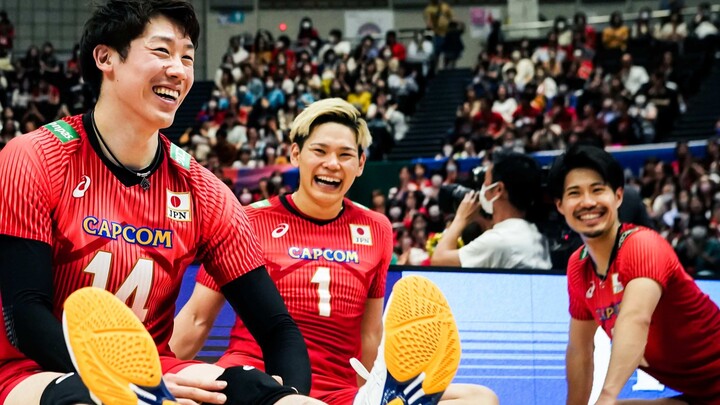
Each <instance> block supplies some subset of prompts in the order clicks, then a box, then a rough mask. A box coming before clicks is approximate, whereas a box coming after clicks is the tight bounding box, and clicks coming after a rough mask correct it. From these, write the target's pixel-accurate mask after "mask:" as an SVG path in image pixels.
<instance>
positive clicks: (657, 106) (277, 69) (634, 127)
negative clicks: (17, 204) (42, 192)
mask: <svg viewBox="0 0 720 405" xmlns="http://www.w3.org/2000/svg"><path fill="white" fill-rule="evenodd" d="M650 15H651V12H650V10H649V9H642V10H640V12H639V14H638V18H637V19H636V20H635V21H634V22H633V23H632V24H631V25H626V24H625V23H624V22H623V21H622V14H620V13H614V14H613V15H612V17H611V19H610V24H609V25H608V26H607V27H605V28H603V29H602V30H597V31H596V29H595V28H594V27H593V26H591V25H589V24H587V19H586V16H585V15H584V14H583V13H577V14H576V15H575V16H574V17H573V19H572V22H570V21H568V20H567V19H566V18H564V17H558V18H557V19H555V21H554V26H553V28H552V29H551V30H550V32H549V33H548V34H547V36H546V38H545V40H543V41H540V42H538V43H537V46H535V45H533V44H534V42H533V41H531V40H528V39H524V40H521V41H519V42H517V43H515V44H511V43H507V42H505V41H504V40H503V38H504V36H503V34H502V32H501V31H500V24H498V23H496V24H493V30H492V32H491V34H490V37H489V38H488V47H487V49H486V50H485V51H483V52H482V53H480V55H478V58H477V65H476V67H475V70H474V78H473V81H472V84H471V85H470V86H468V88H467V91H466V99H465V102H464V103H463V104H462V105H461V106H459V108H458V112H457V120H456V125H455V127H454V128H452V130H451V131H450V132H449V133H448V134H447V138H446V140H447V142H446V144H445V145H444V147H443V148H442V150H441V151H439V153H438V156H439V157H443V158H446V159H447V160H446V161H445V163H444V165H443V167H442V169H441V170H438V171H436V172H432V173H429V172H428V171H427V169H426V168H425V166H423V165H422V164H415V165H413V166H408V167H403V168H402V169H401V170H400V172H399V175H398V183H397V186H396V187H393V188H392V189H391V190H390V192H389V194H385V193H383V192H382V191H380V190H376V191H374V192H373V194H372V197H371V207H370V208H371V209H373V210H376V211H378V212H382V213H384V214H385V215H387V216H388V217H389V218H390V220H391V222H392V223H393V227H394V229H395V241H396V242H395V243H396V245H395V252H396V260H397V263H400V264H413V265H427V264H429V263H430V254H431V253H432V249H433V246H434V244H435V242H436V241H437V235H439V234H440V233H441V232H442V231H443V230H444V229H445V228H446V226H447V225H448V224H450V223H451V222H452V219H453V214H454V213H453V212H449V211H448V210H447V209H444V208H446V207H442V208H441V205H440V201H439V200H440V193H441V191H440V190H441V188H442V186H443V185H449V184H454V183H457V182H460V181H463V180H465V179H464V177H463V174H461V173H460V171H459V166H458V163H457V159H462V158H473V157H476V158H480V159H481V162H482V163H481V164H487V162H490V161H491V160H492V156H493V153H496V152H498V151H506V150H510V151H517V152H523V153H526V152H531V151H537V150H546V149H563V148H565V147H566V146H567V145H569V144H571V143H573V142H577V141H585V142H590V143H596V144H603V145H630V144H638V143H647V142H652V141H654V140H657V139H662V138H663V137H664V136H666V135H667V133H668V132H669V131H670V130H671V128H672V124H673V122H674V121H675V120H676V118H677V117H678V115H680V114H682V112H683V111H684V99H685V97H687V96H688V95H689V94H690V93H691V90H689V89H692V84H693V82H692V81H693V79H694V75H693V71H689V70H688V69H687V67H686V66H683V65H682V64H680V63H678V60H679V59H680V58H682V57H683V56H684V55H686V54H687V53H688V52H691V50H689V49H688V47H689V46H688V44H689V43H690V41H691V40H700V41H708V42H703V44H716V43H717V42H712V41H717V33H718V28H717V20H714V19H713V18H712V16H711V14H710V12H709V6H708V5H707V4H702V5H701V6H699V7H698V11H697V14H696V15H695V16H694V17H693V18H692V19H691V21H689V22H687V23H686V22H685V21H684V20H683V17H682V15H681V14H680V13H679V12H678V11H677V10H674V9H673V10H672V11H671V13H670V15H669V17H668V18H667V19H665V20H663V21H653V20H652V19H651V17H650ZM426 17H427V16H426ZM443 21H444V20H443ZM432 24H433V23H432V22H430V23H428V28H430V29H431V30H429V31H427V32H426V31H418V32H416V33H414V34H413V35H411V37H410V38H403V39H399V38H398V35H397V33H396V32H394V31H389V32H387V33H386V35H385V36H384V38H383V39H381V40H378V39H374V38H373V37H371V36H366V37H363V38H361V39H360V40H359V41H357V43H355V42H354V41H351V40H349V39H347V38H345V37H344V36H343V33H342V31H340V30H339V29H333V30H331V31H330V32H329V33H328V35H327V36H322V35H321V34H320V33H319V32H318V31H317V30H316V29H315V28H314V27H313V23H312V20H311V19H310V18H304V19H303V20H302V22H301V26H300V30H299V32H298V33H297V36H296V37H295V38H292V39H291V38H290V36H288V35H281V36H279V37H277V38H274V37H273V35H272V34H271V33H270V32H269V31H266V30H259V31H258V32H257V33H255V34H254V35H251V34H243V35H237V36H234V37H232V38H231V39H230V41H229V44H228V49H227V52H226V53H225V55H224V56H223V59H222V61H221V64H220V66H219V67H218V69H217V71H216V73H215V77H214V89H213V92H212V96H211V98H210V99H209V100H208V101H207V103H205V105H204V106H203V107H202V109H201V111H200V112H199V113H198V114H197V117H196V125H194V126H193V127H192V128H188V129H187V131H185V133H184V134H183V135H182V136H181V138H180V139H179V140H178V142H179V143H180V144H181V146H183V147H184V148H186V150H188V151H190V152H191V153H192V154H193V156H195V158H196V159H197V160H198V161H200V162H202V163H203V164H205V165H206V167H208V168H209V169H210V170H212V171H214V172H215V173H216V174H217V175H218V176H220V177H224V176H225V173H226V172H225V170H226V169H227V168H235V169H254V168H262V167H266V166H272V165H276V164H283V163H287V162H288V158H287V155H288V151H289V143H288V134H289V129H290V125H291V123H292V121H293V119H294V117H295V116H296V115H297V114H298V113H299V111H301V110H302V108H304V106H306V105H308V104H310V103H312V102H313V101H315V100H318V99H321V98H326V97H341V98H343V99H346V100H348V101H349V102H350V103H352V104H354V105H355V106H357V108H358V109H359V110H360V111H362V112H363V114H364V115H365V118H366V120H367V122H368V125H369V127H370V129H371V132H372V135H373V138H374V142H373V145H372V146H371V147H370V149H369V150H367V151H366V153H367V154H368V157H369V159H370V160H383V159H385V158H386V156H387V153H388V152H389V151H390V150H391V148H392V147H393V145H394V144H395V143H396V142H398V141H400V140H402V139H403V138H404V136H405V133H406V132H407V129H408V121H409V118H410V117H411V116H412V115H413V113H414V111H415V107H416V104H417V102H418V100H419V99H420V98H421V97H422V95H423V92H424V88H425V84H426V82H427V81H428V80H429V79H430V78H431V76H432V74H433V72H434V70H435V69H436V68H437V66H436V63H437V62H438V61H439V58H438V53H439V52H447V53H448V54H447V55H446V58H444V59H443V62H444V63H443V65H444V67H452V66H453V64H454V60H457V58H458V57H459V54H458V53H453V50H452V49H450V48H452V46H451V47H450V48H447V47H446V46H445V42H444V41H446V40H447V36H448V33H451V34H452V35H456V34H458V35H459V33H462V31H461V30H462V29H463V27H462V25H458V23H457V21H454V20H453V19H452V15H451V14H448V15H447V21H444V22H443V23H442V28H440V27H439V25H437V24H438V23H437V22H435V24H436V25H435V26H434V27H433V26H432ZM443 30H444V33H445V36H444V37H443V38H441V39H442V40H441V39H439V38H438V36H439V35H438V32H440V31H443ZM452 35H450V37H452ZM14 38H15V30H14V28H13V25H12V23H11V22H10V21H9V19H8V17H7V14H6V13H5V12H0V108H1V109H2V130H1V132H0V148H1V147H2V146H3V145H4V144H5V143H6V142H7V141H8V140H9V139H11V138H13V137H15V136H18V135H19V134H21V133H26V132H29V131H31V130H33V129H35V128H37V127H38V126H40V125H42V124H43V123H46V122H49V121H52V120H55V119H58V118H61V117H63V116H67V115H71V114H77V113H81V112H84V111H86V110H87V108H89V107H90V106H91V105H92V103H93V102H94V100H93V99H92V97H93V96H92V94H91V93H90V92H89V90H88V88H87V86H85V85H84V84H83V83H82V80H81V78H80V74H79V69H78V58H77V57H78V55H77V53H78V48H77V46H76V47H75V49H74V50H73V52H72V55H70V57H69V59H67V61H66V62H61V61H60V60H59V58H58V56H57V55H56V54H55V50H54V48H53V45H52V43H50V42H46V43H45V44H43V45H42V46H41V47H37V46H31V47H29V48H28V49H27V50H26V52H25V54H24V55H22V56H19V57H16V58H13V55H14V52H13V51H14V49H13V42H14ZM452 41H453V39H452V38H450V42H452ZM456 45H457V44H456ZM456 45H453V46H455V48H453V49H455V50H456V51H457V52H462V46H461V45H460V46H459V47H457V46H456ZM436 46H440V47H441V51H438V50H437V49H436V48H435V47H436ZM713 46H714V45H713ZM639 49H642V50H644V52H640V51H638V50H639ZM15 54H17V53H15ZM652 55H658V57H657V58H654V57H651V56H652ZM713 56H714V55H713ZM695 68H698V67H695ZM696 73H697V72H696ZM716 132H717V134H716V135H718V136H720V121H718V124H717V130H716ZM439 136H443V135H442V134H440V135H439ZM717 139H720V138H712V139H711V140H710V141H709V142H708V146H707V150H706V154H705V156H704V157H702V158H700V157H694V156H692V154H690V152H689V148H688V147H687V144H685V143H679V144H678V148H677V159H676V160H675V161H674V162H672V163H671V164H668V163H664V162H661V161H658V160H648V161H647V162H645V165H644V167H643V170H642V171H641V172H640V173H639V174H637V175H634V176H631V177H630V178H629V179H628V187H631V188H633V189H637V191H638V193H639V194H640V195H641V198H642V199H643V203H644V204H645V206H646V207H647V211H648V213H649V216H650V218H651V221H652V224H653V225H654V226H655V227H656V229H658V230H659V231H660V232H661V233H662V234H663V235H664V236H665V237H666V238H667V239H668V240H669V241H670V242H671V244H672V245H673V246H674V247H675V248H676V249H677V251H678V254H679V256H680V258H681V260H682V261H683V263H684V264H685V266H686V268H687V269H688V271H689V272H691V273H694V274H706V273H708V272H715V274H720V239H718V238H719V237H720V144H719V143H718V142H717ZM226 180H227V179H226ZM227 182H228V184H229V185H231V186H232V181H230V180H227ZM476 186H477V184H476ZM477 188H479V186H478V187H477ZM235 191H236V194H237V195H238V198H239V199H240V201H241V202H242V203H243V204H249V203H251V202H253V201H257V200H260V199H264V198H268V197H270V196H272V195H274V194H278V193H282V192H288V191H291V185H288V184H283V182H282V175H281V172H280V171H279V170H275V171H273V172H272V174H270V175H269V176H268V177H267V178H263V179H261V180H260V182H259V183H258V185H257V187H252V188H245V187H244V188H242V189H237V190H235ZM490 226H492V224H491V221H490V219H489V218H487V217H485V218H484V220H483V219H481V220H479V221H478V222H477V223H474V224H473V226H471V227H469V228H468V229H467V230H466V232H464V234H463V236H462V239H463V240H464V241H466V242H469V241H470V240H472V239H473V238H474V237H476V236H477V235H478V234H480V233H481V232H482V231H483V230H484V229H488V228H489V227H490Z"/></svg>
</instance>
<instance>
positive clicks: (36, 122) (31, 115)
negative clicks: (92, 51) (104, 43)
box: [0, 11, 94, 149]
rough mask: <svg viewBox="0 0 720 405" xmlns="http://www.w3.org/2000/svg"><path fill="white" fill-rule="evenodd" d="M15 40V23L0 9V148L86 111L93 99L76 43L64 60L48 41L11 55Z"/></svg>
mask: <svg viewBox="0 0 720 405" xmlns="http://www.w3.org/2000/svg"><path fill="white" fill-rule="evenodd" d="M14 40H15V29H14V26H13V24H12V22H11V21H10V20H9V18H8V15H7V13H6V12H5V11H0V110H2V122H1V124H2V129H1V130H0V149H2V147H3V146H4V145H5V144H6V143H7V142H8V141H9V140H10V139H12V138H13V137H15V136H18V135H20V134H23V133H27V132H30V131H32V130H34V129H36V128H38V127H39V126H40V125H43V124H45V123H47V122H50V121H54V120H57V119H59V118H62V117H65V116H68V115H71V114H78V113H82V112H85V111H87V109H88V108H89V107H90V106H91V105H92V104H93V102H94V100H93V99H92V97H93V96H92V93H91V92H90V90H89V88H88V87H87V86H86V85H84V84H83V82H82V79H81V78H80V70H79V64H78V63H79V62H78V50H79V47H78V46H76V47H75V48H74V49H73V52H72V55H71V56H70V57H69V58H67V60H66V61H65V62H63V61H61V60H60V58H59V57H58V56H57V54H56V52H55V48H54V46H53V44H52V42H49V41H48V42H45V43H44V44H42V46H40V47H38V46H36V45H32V46H30V47H29V48H28V49H27V50H26V51H25V53H24V55H22V56H20V57H14V52H13V51H14V48H13V46H14Z"/></svg>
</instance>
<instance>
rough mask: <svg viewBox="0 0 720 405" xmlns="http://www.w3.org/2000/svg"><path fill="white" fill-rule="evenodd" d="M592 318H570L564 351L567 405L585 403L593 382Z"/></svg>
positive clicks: (595, 325)
mask: <svg viewBox="0 0 720 405" xmlns="http://www.w3.org/2000/svg"><path fill="white" fill-rule="evenodd" d="M596 330H597V324H596V323H595V321H594V320H589V321H583V320H579V319H575V318H571V319H570V333H569V336H568V345H567V350H566V352H565V372H566V379H567V386H568V395H567V404H568V405H587V403H588V401H589V400H590V392H591V391H592V383H593V352H594V349H595V331H596Z"/></svg>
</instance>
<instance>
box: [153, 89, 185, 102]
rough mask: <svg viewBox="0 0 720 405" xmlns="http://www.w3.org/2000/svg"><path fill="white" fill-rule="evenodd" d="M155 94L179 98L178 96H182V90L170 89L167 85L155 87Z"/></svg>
mask: <svg viewBox="0 0 720 405" xmlns="http://www.w3.org/2000/svg"><path fill="white" fill-rule="evenodd" d="M153 91H154V92H155V94H158V95H161V96H168V97H171V98H172V99H173V100H177V98H178V97H180V92H179V91H177V90H172V89H168V88H165V87H155V88H154V89H153Z"/></svg>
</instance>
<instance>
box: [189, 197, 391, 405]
mask: <svg viewBox="0 0 720 405" xmlns="http://www.w3.org/2000/svg"><path fill="white" fill-rule="evenodd" d="M247 214H248V218H249V219H250V222H251V224H252V227H253V229H254V230H255V232H256V234H257V236H258V239H259V240H260V244H261V245H262V247H263V250H264V252H265V261H266V266H267V269H268V271H269V273H270V275H271V277H272V279H273V280H274V281H275V284H276V285H277V287H278V289H279V291H280V294H281V295H282V296H283V298H284V300H285V304H286V305H287V307H288V310H289V311H290V314H291V315H292V317H293V319H294V320H295V322H296V323H297V324H298V327H299V328H300V332H301V333H302V334H303V337H304V338H305V342H306V343H307V347H308V352H309V355H310V363H311V368H312V373H313V376H312V377H313V387H312V390H313V392H312V393H311V396H313V397H318V396H319V395H321V394H320V392H326V391H329V390H337V389H338V388H342V387H354V386H356V385H357V381H356V375H355V372H354V370H353V369H352V368H351V367H350V365H349V360H350V358H352V357H356V358H360V352H361V329H360V326H361V321H362V317H363V314H364V313H365V305H366V302H367V300H368V299H370V298H383V297H384V296H385V282H386V278H387V270H388V266H389V265H390V260H391V257H392V248H393V241H392V228H391V225H390V222H389V221H388V219H387V218H386V217H385V216H383V215H381V214H378V213H376V212H374V211H370V210H368V209H367V208H364V207H361V206H358V205H357V204H355V203H353V202H352V201H350V200H349V199H345V200H344V201H343V211H342V212H341V213H340V215H338V217H336V218H335V219H333V220H330V221H318V220H315V219H312V218H309V217H307V216H305V215H303V214H302V213H301V212H300V211H298V209H297V208H296V207H295V206H294V203H293V202H292V199H291V197H290V196H289V195H283V196H279V197H273V198H271V199H269V200H264V201H260V202H258V203H255V204H253V205H251V207H250V208H249V209H248V210H247ZM198 282H200V283H201V284H203V285H206V286H208V287H210V288H213V289H215V290H217V287H216V286H215V285H214V284H213V283H212V280H211V279H210V278H209V277H208V276H207V273H205V272H204V271H202V270H201V271H200V272H199V273H198ZM238 354H241V355H244V356H245V357H247V358H250V359H256V360H258V361H257V362H252V363H253V364H252V365H257V364H262V363H261V359H262V353H261V351H260V348H259V347H258V345H257V343H255V340H254V339H253V337H252V336H251V335H250V333H249V332H248V331H247V329H246V328H245V326H244V325H243V323H242V321H240V320H239V319H237V320H236V323H235V326H234V327H233V329H232V332H231V339H230V347H229V349H228V352H227V353H226V356H232V355H238Z"/></svg>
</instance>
